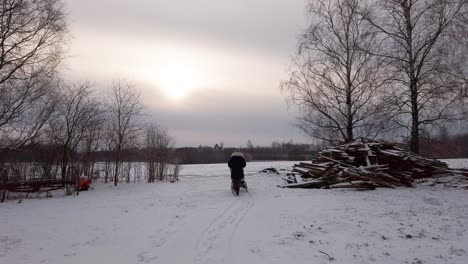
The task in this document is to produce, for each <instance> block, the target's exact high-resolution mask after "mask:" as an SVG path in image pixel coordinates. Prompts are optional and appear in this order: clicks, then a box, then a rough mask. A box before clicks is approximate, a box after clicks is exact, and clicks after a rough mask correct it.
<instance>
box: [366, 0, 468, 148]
mask: <svg viewBox="0 0 468 264" xmlns="http://www.w3.org/2000/svg"><path fill="white" fill-rule="evenodd" d="M466 5H467V1H466V0H462V1H453V0H449V1H447V0H379V1H376V4H374V5H371V6H370V8H368V9H367V11H365V12H364V15H365V17H366V19H367V20H368V21H369V22H370V23H371V24H372V25H373V26H374V28H375V29H376V30H377V31H378V32H380V34H379V37H378V39H379V40H381V41H382V42H383V43H384V47H383V48H382V49H380V51H379V52H378V53H375V55H378V56H380V57H382V58H385V59H386V60H387V61H388V62H389V64H390V66H391V67H388V71H391V72H392V73H393V81H394V84H395V88H396V89H394V90H392V91H391V93H390V97H389V98H390V101H391V103H392V104H393V105H394V106H395V107H396V109H395V112H396V118H395V120H396V121H397V123H398V124H399V125H400V126H401V127H403V128H405V129H407V130H408V131H409V133H410V140H409V141H410V148H411V150H412V151H413V152H416V153H418V152H419V139H420V137H421V136H422V134H423V133H424V132H425V129H426V128H428V127H429V126H431V125H434V124H437V123H440V122H445V121H447V120H450V119H453V118H456V117H457V116H458V110H459V109H461V107H460V105H459V103H460V100H459V95H460V93H459V92H460V87H459V85H458V84H457V82H454V80H453V79H452V78H450V74H449V73H450V72H452V70H453V68H452V67H451V65H450V64H448V63H446V62H447V61H446V60H445V58H446V57H447V56H448V53H449V50H448V48H449V47H450V46H449V45H447V44H448V43H450V41H451V40H450V38H451V34H450V32H451V30H452V29H453V27H454V26H455V25H456V23H455V22H456V21H457V20H458V19H459V18H460V16H461V15H462V14H463V12H462V11H463V9H464V8H466ZM464 52H465V54H466V49H465V51H464ZM444 60H445V61H444Z"/></svg>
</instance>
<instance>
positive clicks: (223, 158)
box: [0, 133, 468, 164]
mask: <svg viewBox="0 0 468 264" xmlns="http://www.w3.org/2000/svg"><path fill="white" fill-rule="evenodd" d="M323 147H324V146H318V145H312V144H295V143H291V142H283V143H278V142H273V143H272V145H271V146H268V147H266V146H256V147H254V146H249V147H244V148H240V150H241V151H242V152H243V153H244V154H245V156H246V159H247V160H248V161H275V160H277V161H280V160H282V161H287V160H289V161H299V160H311V159H313V158H314V157H315V155H316V154H317V153H318V151H319V150H320V149H321V148H323ZM57 149H58V146H52V145H50V146H43V145H31V146H29V147H27V148H24V149H22V150H21V151H18V150H9V151H8V150H4V152H3V153H2V155H1V156H0V162H8V161H13V160H14V161H16V162H18V161H22V162H43V161H44V160H47V159H53V160H56V159H57ZM236 150H239V148H232V147H226V148H225V147H223V146H222V144H220V145H218V144H216V145H215V146H213V147H211V146H202V145H200V146H198V147H181V148H174V149H172V150H171V154H170V156H171V158H170V162H171V163H177V164H210V163H224V162H227V160H228V159H229V156H230V155H231V153H232V152H234V151H236ZM147 152H148V150H147V149H145V148H130V149H125V150H123V151H122V155H121V158H122V161H125V162H145V161H147V155H148V153H147ZM421 153H422V154H423V155H424V156H427V157H431V158H438V159H444V158H445V159H450V158H468V133H467V134H463V135H454V136H448V135H441V136H438V137H435V138H433V139H423V140H421ZM112 155H113V153H112V152H111V151H107V150H102V151H93V152H91V153H74V154H73V156H74V160H76V161H78V160H81V159H87V160H92V161H93V162H106V161H109V160H110V159H112ZM10 159H12V160H10Z"/></svg>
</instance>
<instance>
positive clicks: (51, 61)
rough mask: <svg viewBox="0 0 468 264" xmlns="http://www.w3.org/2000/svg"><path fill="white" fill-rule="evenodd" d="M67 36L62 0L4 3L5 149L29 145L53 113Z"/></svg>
mask: <svg viewBox="0 0 468 264" xmlns="http://www.w3.org/2000/svg"><path fill="white" fill-rule="evenodd" d="M66 36H67V21H66V16H65V12H64V5H63V1H62V0H34V1H33V0H4V1H2V2H1V3H0V139H1V142H0V143H1V145H0V147H2V148H6V147H10V148H16V147H21V146H22V145H24V144H26V143H28V142H29V141H30V140H31V139H34V138H35V137H37V136H38V132H39V130H41V128H43V126H44V124H45V121H46V120H47V119H48V117H49V116H50V114H51V113H52V111H53V106H54V103H53V102H52V100H50V95H51V93H52V92H53V91H54V90H53V88H54V83H53V79H54V78H55V77H56V72H57V67H58V66H59V65H60V62H61V60H62V58H63V52H62V47H63V45H64V43H65V42H66ZM48 96H49V97H48Z"/></svg>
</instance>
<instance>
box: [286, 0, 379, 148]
mask: <svg viewBox="0 0 468 264" xmlns="http://www.w3.org/2000/svg"><path fill="white" fill-rule="evenodd" d="M360 8H361V7H360V1H358V0H318V1H308V4H307V11H308V14H309V18H310V21H311V23H310V25H309V26H308V28H307V29H306V30H305V33H304V34H303V35H302V36H301V38H300V40H299V52H298V54H297V55H296V56H295V58H294V59H293V62H292V64H291V68H290V69H289V75H290V78H289V80H286V81H283V82H282V83H281V87H282V90H283V91H286V92H287V94H288V98H289V99H290V100H291V101H292V102H293V103H295V104H297V105H299V108H300V110H301V113H302V116H301V117H300V118H299V119H298V120H299V122H298V126H299V128H301V129H302V130H303V131H304V132H305V133H307V134H308V135H310V136H312V137H314V138H318V139H323V140H326V141H330V142H335V141H340V142H343V141H344V142H350V141H352V140H354V139H355V138H356V137H360V136H364V137H374V136H376V135H378V134H379V133H380V132H381V131H382V130H383V128H384V127H385V122H383V120H384V119H383V118H382V116H383V114H384V113H385V111H384V106H385V104H383V103H382V101H381V100H380V98H379V91H380V89H381V88H382V87H383V86H384V85H385V84H386V79H385V78H384V76H383V74H382V71H381V67H382V66H383V64H382V61H381V60H379V59H378V58H377V57H375V56H372V55H371V52H372V51H373V50H376V49H378V48H379V46H378V45H379V42H378V41H377V40H376V39H375V33H374V31H373V30H372V28H371V27H370V26H369V24H368V23H367V21H366V20H365V19H364V18H363V17H362V16H361V15H360Z"/></svg>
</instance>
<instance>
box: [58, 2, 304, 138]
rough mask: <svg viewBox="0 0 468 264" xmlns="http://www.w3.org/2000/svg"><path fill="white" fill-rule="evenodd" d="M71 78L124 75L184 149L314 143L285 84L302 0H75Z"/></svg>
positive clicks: (98, 80) (102, 79)
mask: <svg viewBox="0 0 468 264" xmlns="http://www.w3.org/2000/svg"><path fill="white" fill-rule="evenodd" d="M68 5H69V6H68V8H69V11H70V18H71V33H72V41H71V46H70V59H68V60H67V62H66V74H67V75H68V76H69V78H71V79H74V80H89V81H91V82H93V83H94V84H95V86H96V88H97V89H100V88H102V87H105V86H109V85H110V84H111V82H112V79H113V78H116V77H117V76H120V77H124V78H126V79H128V80H130V81H131V82H132V83H133V84H134V85H135V86H136V87H138V88H139V89H141V91H142V98H143V101H144V103H145V105H146V107H147V112H148V113H149V114H150V115H151V116H152V117H153V118H154V120H155V121H156V122H158V123H160V124H163V125H165V126H167V127H168V128H169V129H170V131H171V133H172V134H173V135H174V136H175V137H176V140H177V145H178V146H198V145H200V144H203V145H214V144H215V143H219V142H221V141H223V142H224V144H225V145H226V146H240V145H245V143H246V142H247V140H248V139H250V140H252V142H253V143H254V144H255V145H269V144H271V142H272V141H273V140H276V141H282V140H289V139H292V140H293V141H295V142H308V139H306V137H304V136H303V135H302V134H301V132H300V131H298V130H297V129H296V128H295V127H294V126H292V125H291V123H293V122H294V117H295V114H294V111H293V109H288V107H287V105H286V102H285V100H284V96H283V95H282V94H281V92H280V89H279V82H280V81H281V80H282V79H284V78H286V77H287V76H286V74H285V68H286V66H287V64H288V63H289V58H290V56H291V54H293V52H294V51H295V49H296V39H297V36H298V34H299V33H300V31H301V29H302V28H304V11H303V10H304V0H235V1H234V0H185V1H181V0H165V1H163V0H99V1H96V0H79V1H78V0H74V1H69V2H68Z"/></svg>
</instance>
